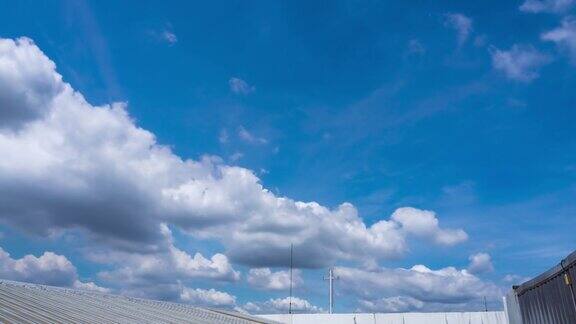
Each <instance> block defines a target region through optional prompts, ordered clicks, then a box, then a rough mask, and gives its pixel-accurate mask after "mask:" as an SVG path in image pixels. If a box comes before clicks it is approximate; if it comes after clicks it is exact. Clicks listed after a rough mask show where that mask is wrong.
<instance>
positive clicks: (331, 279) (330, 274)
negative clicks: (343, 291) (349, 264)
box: [324, 268, 339, 314]
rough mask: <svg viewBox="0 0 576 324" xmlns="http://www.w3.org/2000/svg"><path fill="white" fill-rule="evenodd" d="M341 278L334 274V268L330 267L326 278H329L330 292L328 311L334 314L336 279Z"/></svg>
mask: <svg viewBox="0 0 576 324" xmlns="http://www.w3.org/2000/svg"><path fill="white" fill-rule="evenodd" d="M337 279H339V278H338V277H336V276H334V268H330V269H328V277H327V278H326V277H325V278H324V280H328V286H329V290H328V294H329V298H330V300H329V303H330V304H329V305H328V312H329V313H330V314H332V312H333V310H334V280H337Z"/></svg>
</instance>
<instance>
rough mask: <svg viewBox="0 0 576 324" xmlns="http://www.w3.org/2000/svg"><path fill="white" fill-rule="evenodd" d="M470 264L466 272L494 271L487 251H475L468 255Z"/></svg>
mask: <svg viewBox="0 0 576 324" xmlns="http://www.w3.org/2000/svg"><path fill="white" fill-rule="evenodd" d="M469 260H470V265H469V266H468V272H470V273H474V274H477V273H484V272H491V271H494V265H493V264H492V257H491V256H490V254H488V253H483V252H481V253H476V254H473V255H471V256H470V258H469Z"/></svg>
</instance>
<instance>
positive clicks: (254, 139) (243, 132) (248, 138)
mask: <svg viewBox="0 0 576 324" xmlns="http://www.w3.org/2000/svg"><path fill="white" fill-rule="evenodd" d="M238 137H239V138H240V139H241V140H242V141H243V142H245V143H248V144H259V145H262V144H267V143H268V140H267V139H265V138H264V137H258V136H256V135H254V134H252V133H251V132H250V131H248V130H247V129H246V128H244V126H240V127H238Z"/></svg>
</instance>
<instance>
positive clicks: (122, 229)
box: [0, 39, 466, 283]
mask: <svg viewBox="0 0 576 324" xmlns="http://www.w3.org/2000/svg"><path fill="white" fill-rule="evenodd" d="M0 48H2V49H3V50H2V51H0V79H2V80H3V82H5V83H6V84H14V85H16V86H10V87H0V97H1V98H12V99H11V100H10V101H9V102H11V103H12V102H14V103H16V104H14V105H2V106H0V109H1V110H3V112H2V113H5V112H4V110H6V111H19V110H27V111H42V113H40V114H35V115H34V114H32V115H30V116H33V117H29V118H27V119H13V120H12V121H11V122H10V123H8V124H6V123H5V124H4V125H2V126H0V152H1V153H2V159H0V191H1V192H2V193H3V194H2V195H0V219H1V220H2V221H3V222H5V223H7V224H9V225H11V226H16V227H19V228H20V229H23V230H26V231H28V232H31V233H35V234H37V235H46V236H47V235H50V233H53V232H54V231H62V232H65V231H68V230H72V231H73V232H74V233H77V232H80V233H82V234H83V238H84V239H86V240H88V241H89V242H92V243H94V244H90V249H92V250H94V249H104V250H105V251H104V252H103V253H104V254H106V253H108V252H109V253H110V254H111V253H112V252H114V253H116V254H118V255H132V256H130V257H125V258H123V261H122V262H123V263H122V264H124V265H126V267H122V264H120V263H121V262H117V264H118V265H119V269H116V270H118V271H124V269H125V268H128V269H131V270H130V271H136V272H138V271H140V270H138V269H132V268H134V266H133V265H134V264H136V263H135V262H132V261H131V260H133V259H134V260H145V261H146V262H150V264H152V265H153V264H156V263H158V264H165V265H168V266H171V267H173V266H174V265H178V263H177V256H178V254H179V253H178V251H179V250H178V249H176V248H175V247H174V245H173V243H172V242H171V239H170V236H169V235H166V233H165V230H166V228H165V226H164V225H163V224H164V223H166V224H169V225H170V226H174V227H175V228H178V229H179V230H183V231H185V232H186V233H188V234H189V235H192V236H194V237H195V238H197V239H214V240H216V241H218V242H220V243H221V244H223V246H224V248H225V250H226V255H227V256H228V257H230V258H231V260H233V261H236V262H241V263H243V264H247V265H250V266H253V267H265V266H286V265H287V264H288V255H289V254H288V250H289V249H288V246H289V243H293V244H294V248H295V249H294V251H295V258H294V264H295V266H296V267H325V266H327V265H330V264H333V263H334V262H335V261H336V260H357V261H367V260H379V259H387V258H394V257H399V256H402V255H404V254H405V253H406V252H407V250H408V243H407V238H408V237H410V236H417V237H420V238H421V239H425V240H428V241H430V242H432V243H436V244H442V245H452V244H455V243H458V242H462V241H464V240H465V239H466V234H465V233H464V231H462V230H452V229H444V228H441V227H440V226H439V225H438V219H437V218H436V217H435V215H434V214H433V213H432V212H428V211H418V210H416V209H401V210H399V211H397V212H396V213H395V215H396V216H395V217H393V218H392V219H389V220H386V219H382V220H380V221H377V222H375V223H374V224H372V225H370V226H367V225H366V224H365V223H364V222H363V220H362V218H361V217H360V216H359V215H358V211H357V210H356V208H355V207H354V206H353V205H351V204H349V203H343V204H341V205H340V206H337V207H336V208H332V209H331V208H328V207H325V206H322V205H320V204H318V203H316V202H302V201H296V200H293V199H290V198H288V197H280V196H277V195H275V194H273V193H272V192H270V191H269V190H267V189H266V188H264V187H263V186H262V184H261V183H260V179H259V178H258V177H257V176H256V175H255V174H254V172H252V171H251V170H248V169H245V168H241V167H233V166H228V165H225V164H223V162H222V160H221V159H220V158H216V157H203V158H201V159H200V160H199V161H195V160H183V159H182V158H180V157H179V156H177V155H175V154H174V153H173V152H172V151H171V150H170V148H168V147H166V146H162V145H159V144H158V143H157V142H156V139H155V136H154V134H152V133H150V132H148V131H146V130H144V129H142V128H139V127H138V126H136V125H135V123H134V122H133V120H132V119H131V118H130V116H129V115H128V112H127V111H126V107H125V105H124V104H121V103H116V104H112V105H104V106H92V105H90V104H89V103H88V102H86V101H85V100H84V98H83V97H82V95H81V94H79V93H78V92H75V91H74V90H73V89H72V87H71V86H70V85H69V84H66V83H64V82H63V81H62V80H61V77H60V75H58V74H57V72H56V71H55V67H54V64H53V63H46V62H49V60H48V59H47V58H46V57H45V56H44V54H42V52H40V50H38V49H37V48H36V46H35V45H34V44H33V43H32V42H31V41H29V40H20V41H17V42H14V41H11V40H4V39H2V40H0ZM30 48H32V49H30ZM20 51H23V52H24V53H25V55H24V54H22V55H20V54H17V53H19V52H20ZM38 60H39V61H41V62H44V63H43V64H37V62H36V61H38ZM15 67H16V68H17V69H18V70H19V71H18V73H14V72H13V71H12V70H13V69H14V68H15ZM37 80H52V81H51V83H50V82H47V81H46V82H47V84H45V85H43V86H42V87H40V88H38V89H40V90H34V89H37V88H36V84H37ZM43 82H44V81H43ZM46 82H44V83H46ZM42 89H44V90H42ZM54 89H56V90H54ZM41 90H42V91H41ZM31 91H32V92H33V91H40V93H38V94H37V97H42V98H46V100H42V102H41V106H42V107H40V108H39V107H36V105H39V103H38V102H37V100H27V99H25V98H26V96H27V93H29V92H31ZM15 126H17V128H15ZM407 211H409V214H410V215H408V216H401V214H405V213H407ZM15 215H17V216H15ZM106 249H109V250H107V251H106ZM224 258H225V257H224V256H223V255H222V256H221V257H220V256H219V257H217V258H216V259H214V257H212V258H211V259H210V260H209V261H204V260H207V259H206V258H204V257H202V256H201V255H200V256H198V257H196V256H195V257H190V256H188V257H186V258H185V259H188V260H192V261H189V262H188V263H192V264H196V263H199V264H210V265H212V266H208V268H209V269H207V270H208V272H209V273H215V274H216V276H222V275H223V276H224V277H227V278H231V277H230V274H232V273H234V271H228V270H227V272H225V274H222V273H220V272H218V270H217V269H218V266H215V265H214V264H220V265H221V264H225V263H227V259H226V262H224V261H223V260H224ZM186 263H187V262H184V264H186ZM214 267H216V269H214ZM173 268H174V269H175V270H174V271H175V272H174V273H177V274H178V276H182V277H184V278H185V277H186V274H187V273H189V271H190V269H188V268H186V267H181V268H179V267H177V266H176V267H173ZM126 271H127V273H128V274H129V275H131V273H130V271H128V270H126ZM198 271H200V273H202V271H204V268H202V267H201V270H198ZM111 273H115V272H114V270H112V271H111ZM192 273H196V274H197V272H192ZM136 277H138V276H136ZM218 278H220V277H218ZM172 283H173V282H172Z"/></svg>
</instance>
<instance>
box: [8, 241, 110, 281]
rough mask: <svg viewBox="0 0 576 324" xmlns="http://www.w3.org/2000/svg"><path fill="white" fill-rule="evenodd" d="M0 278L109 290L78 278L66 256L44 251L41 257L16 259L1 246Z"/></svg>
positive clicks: (28, 256) (26, 256)
mask: <svg viewBox="0 0 576 324" xmlns="http://www.w3.org/2000/svg"><path fill="white" fill-rule="evenodd" d="M0 278H1V279H8V280H15V281H24V282H32V283H37V284H44V285H51V286H63V287H74V288H78V289H86V290H95V291H100V292H107V291H108V289H106V288H103V287H100V286H98V285H96V284H95V283H93V282H81V281H80V280H78V274H77V272H76V267H75V266H74V265H73V264H72V262H70V260H68V259H67V258H66V257H65V256H63V255H58V254H55V253H53V252H44V254H42V255H41V256H39V257H36V256H34V255H31V254H29V255H25V256H23V257H22V258H20V259H14V258H12V257H11V256H10V254H9V253H8V252H6V251H4V249H2V248H1V247H0Z"/></svg>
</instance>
